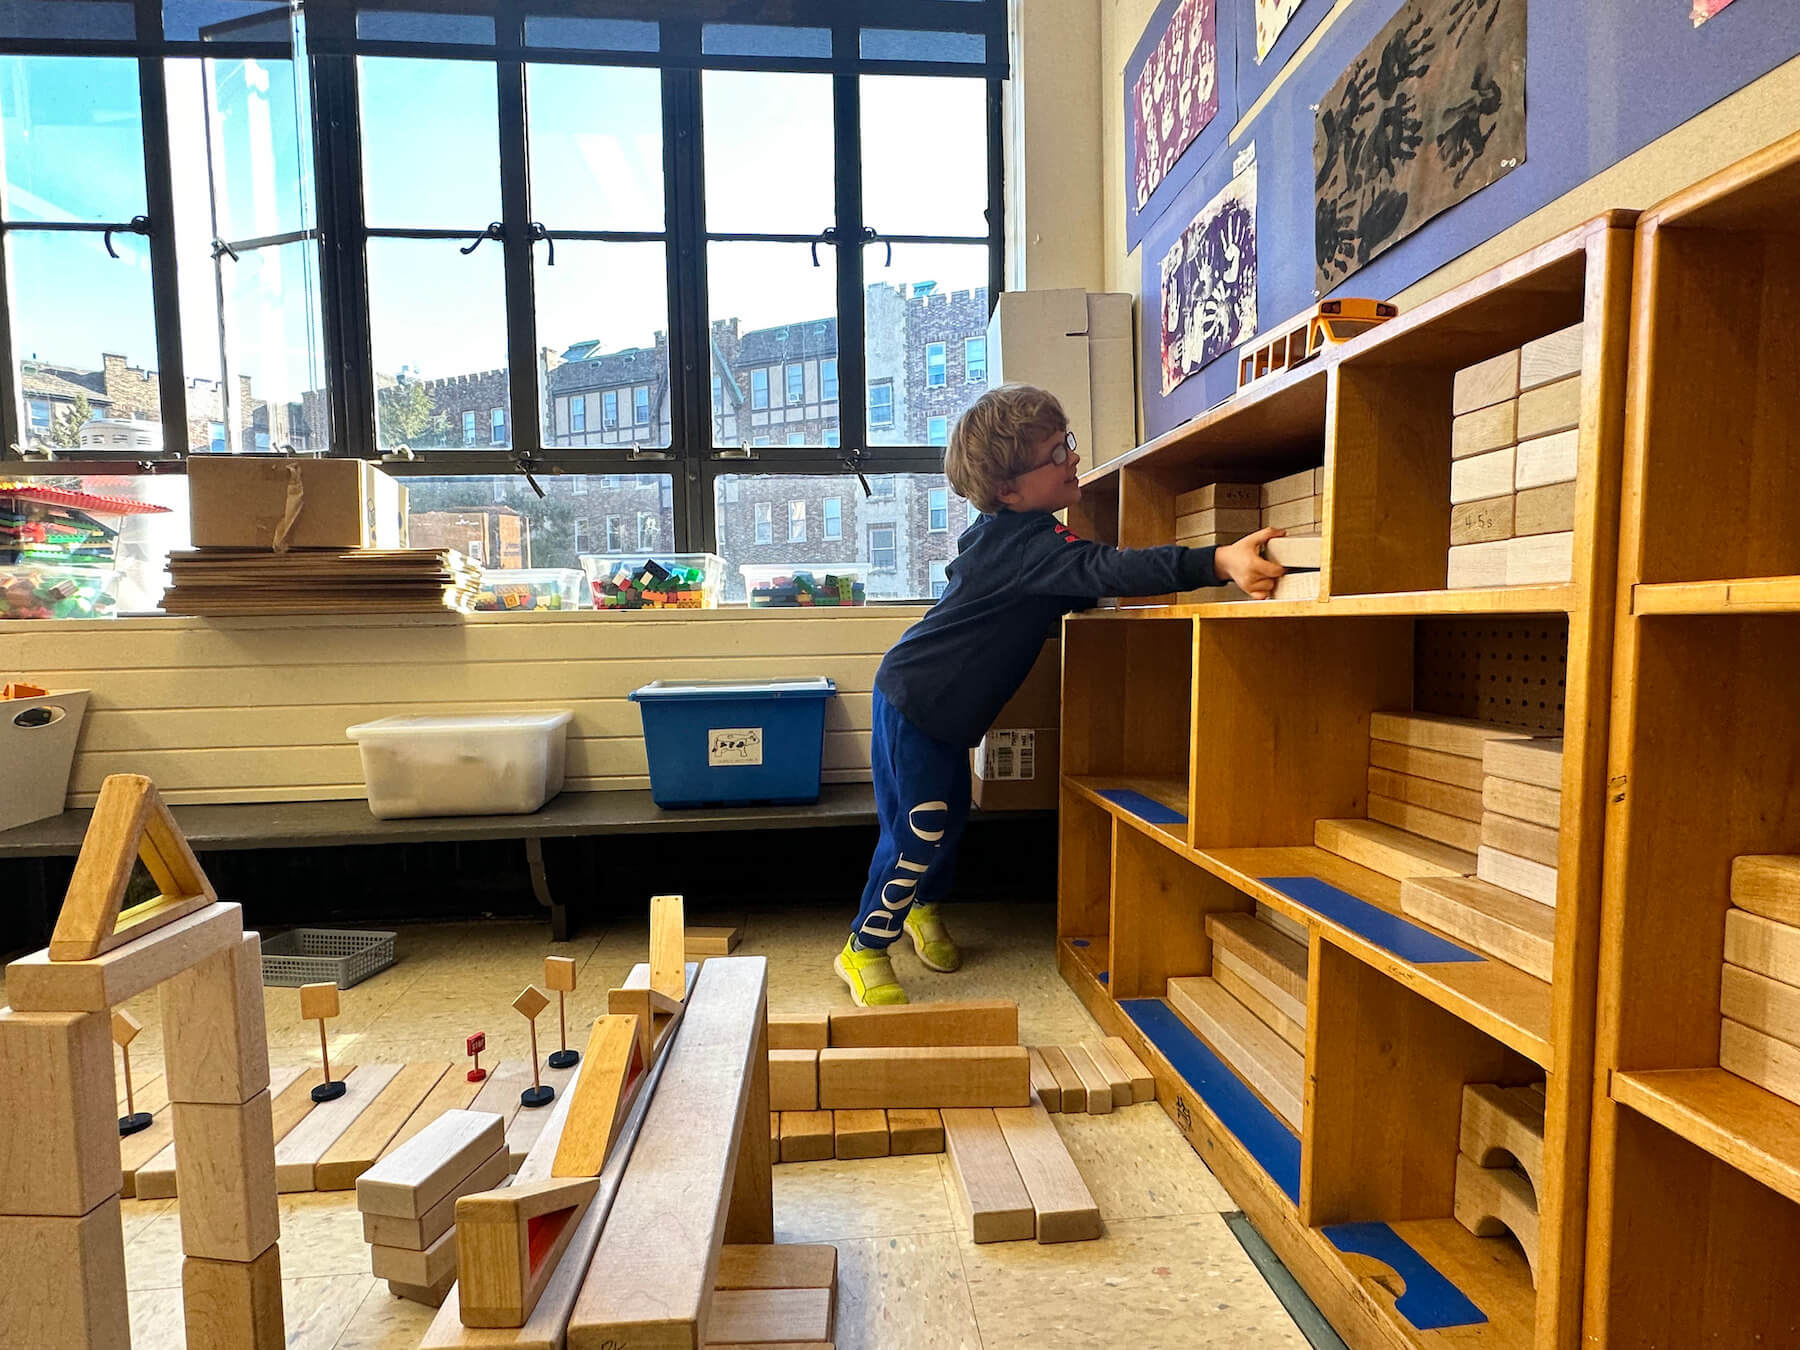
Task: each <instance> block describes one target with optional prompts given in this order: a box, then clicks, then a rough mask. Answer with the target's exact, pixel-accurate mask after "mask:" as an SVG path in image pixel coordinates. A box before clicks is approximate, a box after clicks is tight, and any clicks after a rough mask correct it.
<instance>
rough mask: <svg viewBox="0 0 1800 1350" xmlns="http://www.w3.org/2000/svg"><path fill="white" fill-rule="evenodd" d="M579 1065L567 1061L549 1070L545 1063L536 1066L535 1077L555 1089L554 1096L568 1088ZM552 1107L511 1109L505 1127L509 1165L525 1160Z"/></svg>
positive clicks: (554, 1103)
mask: <svg viewBox="0 0 1800 1350" xmlns="http://www.w3.org/2000/svg"><path fill="white" fill-rule="evenodd" d="M580 1067H581V1066H580V1065H579V1064H571V1065H570V1066H569V1067H568V1068H566V1069H553V1068H551V1067H550V1066H549V1065H548V1064H545V1065H542V1066H541V1067H540V1068H539V1069H538V1079H539V1081H540V1082H542V1083H544V1084H545V1085H546V1086H548V1087H553V1088H555V1089H556V1096H557V1099H558V1100H560V1099H561V1098H562V1095H563V1094H564V1093H565V1092H567V1091H568V1090H569V1083H570V1081H571V1080H572V1079H573V1078H574V1077H575V1072H576V1070H577V1069H579V1068H580ZM555 1109H556V1102H555V1101H552V1102H551V1104H550V1105H549V1106H534V1107H531V1108H529V1109H527V1108H525V1107H523V1106H521V1107H520V1108H519V1109H518V1110H517V1111H515V1112H513V1118H512V1120H511V1121H510V1122H508V1124H507V1126H506V1147H507V1151H508V1152H510V1153H511V1154H512V1160H513V1166H514V1167H517V1166H519V1164H521V1163H523V1162H524V1161H525V1155H526V1154H528V1153H530V1152H531V1146H532V1145H533V1144H535V1143H537V1141H538V1137H539V1136H540V1135H542V1134H543V1132H544V1126H545V1124H546V1123H548V1121H549V1120H550V1116H551V1113H552V1112H553V1111H554V1110H555Z"/></svg>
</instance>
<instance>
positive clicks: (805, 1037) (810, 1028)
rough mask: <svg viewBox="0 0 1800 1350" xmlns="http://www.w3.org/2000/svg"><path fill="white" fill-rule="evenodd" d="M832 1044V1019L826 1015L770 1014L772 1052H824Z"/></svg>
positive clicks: (770, 1047)
mask: <svg viewBox="0 0 1800 1350" xmlns="http://www.w3.org/2000/svg"><path fill="white" fill-rule="evenodd" d="M830 1043H831V1019H830V1017H829V1016H827V1015H826V1014H825V1013H770V1014H769V1049H770V1050H823V1049H824V1048H825V1047H826V1046H827V1045H829V1044H830Z"/></svg>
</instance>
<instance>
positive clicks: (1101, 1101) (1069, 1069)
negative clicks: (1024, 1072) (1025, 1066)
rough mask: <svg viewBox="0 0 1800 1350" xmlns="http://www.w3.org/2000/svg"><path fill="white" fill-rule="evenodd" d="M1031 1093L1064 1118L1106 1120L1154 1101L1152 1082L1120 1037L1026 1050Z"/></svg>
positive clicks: (1141, 1063) (1154, 1092) (1045, 1107)
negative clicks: (1117, 1108)
mask: <svg viewBox="0 0 1800 1350" xmlns="http://www.w3.org/2000/svg"><path fill="white" fill-rule="evenodd" d="M1031 1090H1032V1091H1033V1092H1035V1093H1036V1094H1037V1099H1038V1100H1039V1101H1040V1102H1042V1103H1043V1104H1044V1109H1045V1110H1046V1111H1049V1112H1052V1113H1058V1112H1060V1113H1062V1114H1064V1115H1084V1114H1085V1115H1090V1116H1104V1115H1109V1114H1111V1112H1112V1109H1113V1108H1114V1107H1115V1106H1133V1105H1136V1104H1137V1103H1139V1102H1147V1101H1152V1100H1154V1099H1155V1097H1156V1079H1155V1078H1153V1077H1152V1076H1151V1074H1150V1070H1148V1069H1147V1068H1145V1067H1144V1061H1143V1060H1141V1059H1139V1058H1138V1057H1137V1056H1136V1055H1134V1054H1132V1053H1131V1047H1130V1046H1128V1045H1126V1044H1125V1041H1124V1039H1123V1038H1121V1037H1118V1036H1108V1037H1107V1038H1106V1039H1105V1040H1092V1041H1083V1042H1081V1043H1080V1044H1079V1045H1039V1046H1033V1047H1032V1049H1031Z"/></svg>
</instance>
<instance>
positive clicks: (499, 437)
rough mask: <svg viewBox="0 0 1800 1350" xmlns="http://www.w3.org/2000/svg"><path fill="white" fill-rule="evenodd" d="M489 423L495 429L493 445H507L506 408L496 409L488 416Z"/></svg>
mask: <svg viewBox="0 0 1800 1350" xmlns="http://www.w3.org/2000/svg"><path fill="white" fill-rule="evenodd" d="M488 422H489V425H490V426H491V427H492V428H493V440H492V444H494V445H505V444H506V409H505V408H495V409H494V411H493V412H492V413H490V414H489V415H488Z"/></svg>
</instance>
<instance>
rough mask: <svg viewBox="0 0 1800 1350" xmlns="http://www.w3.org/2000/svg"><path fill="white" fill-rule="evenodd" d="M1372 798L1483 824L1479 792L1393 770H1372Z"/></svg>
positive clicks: (1371, 767)
mask: <svg viewBox="0 0 1800 1350" xmlns="http://www.w3.org/2000/svg"><path fill="white" fill-rule="evenodd" d="M1369 796H1370V797H1371V798H1373V797H1376V796H1382V797H1392V798H1393V799H1394V800H1395V801H1401V802H1406V803H1407V804H1408V805H1410V806H1423V807H1425V808H1426V809H1427V810H1431V811H1437V812H1440V813H1441V814H1443V815H1446V816H1454V817H1456V818H1457V819H1458V820H1473V821H1475V822H1477V823H1479V822H1480V820H1481V812H1482V805H1481V793H1480V791H1479V790H1477V789H1474V788H1459V787H1452V786H1451V785H1450V784H1448V783H1439V782H1435V781H1433V780H1432V779H1430V778H1418V777H1415V776H1414V775H1412V774H1410V773H1395V772H1393V771H1392V770H1391V769H1378V768H1376V767H1374V766H1373V765H1370V767H1369Z"/></svg>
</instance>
